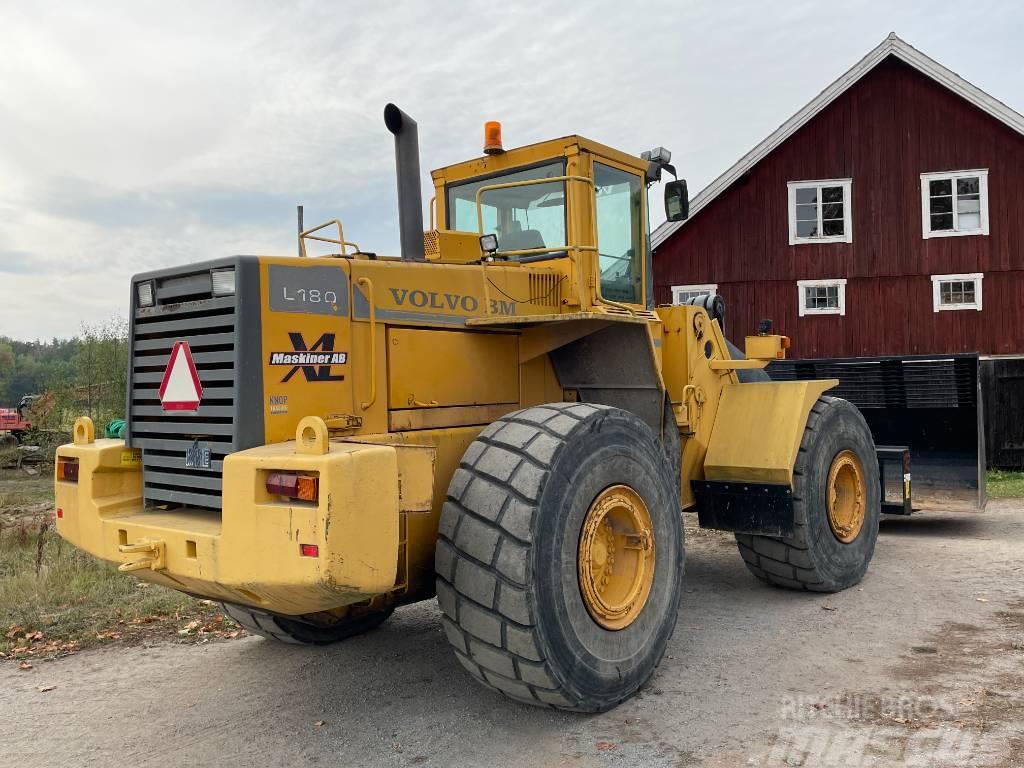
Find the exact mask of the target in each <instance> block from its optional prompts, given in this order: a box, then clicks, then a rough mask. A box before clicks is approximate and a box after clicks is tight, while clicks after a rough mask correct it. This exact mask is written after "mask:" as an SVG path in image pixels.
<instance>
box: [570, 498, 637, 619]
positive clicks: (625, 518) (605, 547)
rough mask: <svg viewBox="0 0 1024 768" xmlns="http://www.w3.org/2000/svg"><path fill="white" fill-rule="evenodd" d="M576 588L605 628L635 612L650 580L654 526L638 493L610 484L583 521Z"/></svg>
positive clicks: (591, 612)
mask: <svg viewBox="0 0 1024 768" xmlns="http://www.w3.org/2000/svg"><path fill="white" fill-rule="evenodd" d="M577 564H578V573H579V579H580V593H581V594H582V596H583V603H584V605H586V606H587V611H588V612H589V613H590V616H591V618H593V619H594V621H596V622H597V623H598V624H600V625H601V626H602V627H604V628H605V629H625V628H626V627H628V626H629V625H630V624H632V623H633V622H634V621H635V620H636V617H637V616H639V615H640V612H641V611H642V610H643V608H644V605H645V604H646V603H647V597H648V596H649V595H650V594H651V584H652V583H653V582H654V525H653V524H652V523H651V513H650V512H648V511H647V505H646V504H644V500H643V499H641V498H640V495H639V494H638V493H637V492H636V491H634V490H633V489H632V488H630V487H628V486H625V485H613V486H611V487H610V488H606V489H605V490H603V491H601V493H599V494H598V495H597V498H596V499H594V503H593V504H591V505H590V509H589V510H588V511H587V516H586V517H585V518H584V520H583V530H582V531H581V532H580V547H579V553H578V556H577Z"/></svg>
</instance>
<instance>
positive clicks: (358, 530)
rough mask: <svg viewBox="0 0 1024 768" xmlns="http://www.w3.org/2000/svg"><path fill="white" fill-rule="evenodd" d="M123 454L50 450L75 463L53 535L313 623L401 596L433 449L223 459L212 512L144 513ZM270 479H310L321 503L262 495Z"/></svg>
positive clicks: (430, 477)
mask: <svg viewBox="0 0 1024 768" xmlns="http://www.w3.org/2000/svg"><path fill="white" fill-rule="evenodd" d="M123 445H124V444H123V442H122V441H120V440H97V441H95V442H93V443H88V444H81V445H75V444H71V445H64V446H61V447H60V448H59V449H58V451H57V455H58V456H59V457H73V458H77V459H78V461H79V482H78V483H68V482H62V481H58V482H57V483H56V489H57V499H56V501H57V505H58V507H59V508H60V509H61V516H60V517H59V518H58V520H57V530H58V532H59V533H60V534H61V535H62V536H63V537H64V538H66V539H68V540H69V541H71V542H72V543H73V544H75V545H76V546H78V547H80V548H82V549H84V550H86V551H87V552H90V553H91V554H93V555H95V556H97V557H100V558H102V559H104V560H108V561H111V562H114V563H118V564H121V565H122V566H125V565H128V566H130V567H131V570H133V571H134V573H135V575H137V576H139V577H141V578H143V579H146V580H147V581H152V582H155V583H159V584H163V585H165V586H168V587H172V588H175V589H180V590H183V591H185V592H190V593H192V594H198V595H203V596H207V597H212V598H217V599H222V600H227V601H230V602H236V603H247V604H250V605H255V606H266V607H270V608H272V610H274V611H276V612H279V613H286V614H296V615H298V614H308V613H315V612H318V611H325V610H330V609H333V608H338V607H340V606H343V605H347V604H351V603H355V602H361V601H364V600H367V599H369V598H371V597H373V596H376V595H381V594H387V593H390V592H393V591H396V590H399V591H401V590H404V589H405V588H406V586H407V585H406V583H405V578H406V574H407V562H406V558H407V553H406V548H405V541H404V540H405V536H404V535H403V531H402V527H403V526H402V525H401V519H402V517H403V516H407V515H425V516H428V517H429V516H431V514H432V510H433V508H434V504H435V503H436V499H435V498H434V497H435V489H434V471H435V456H436V449H435V448H434V447H432V446H428V445H415V444H409V445H403V444H392V445H381V444H374V443H364V442H345V441H331V442H330V443H329V444H328V447H327V452H326V453H324V454H322V455H314V454H310V453H300V452H297V451H296V450H295V443H294V442H287V443H277V444H274V445H267V446H261V447H258V448H253V449H250V450H247V451H240V452H238V453H234V454H231V455H229V456H228V457H227V458H226V459H225V460H224V476H223V477H224V480H223V482H224V492H223V499H224V501H223V509H222V511H221V512H217V511H215V510H203V509H192V508H187V507H182V508H174V509H162V508H159V507H157V508H152V507H150V508H144V506H143V503H142V497H141V480H142V473H141V471H140V470H139V468H138V467H134V466H131V465H127V466H126V465H122V464H121V457H122V453H123V452H124V450H125V449H124V447H123ZM272 471H296V472H301V473H303V474H312V475H316V476H317V477H318V478H319V501H318V502H301V501H288V500H284V499H282V497H278V496H271V495H270V494H269V493H268V492H267V490H266V480H267V475H268V474H269V473H270V472H272ZM433 526H434V528H435V530H436V520H435V521H433ZM304 544H308V545H316V547H317V548H318V552H319V554H318V556H316V557H308V556H304V555H303V554H302V552H301V549H300V545H304ZM147 552H148V553H149V554H147ZM422 557H423V556H422V555H420V554H417V555H416V564H417V567H418V566H419V563H420V561H421V560H422ZM147 558H149V559H150V560H152V562H151V563H150V565H151V566H152V567H149V566H147V565H146V563H147V562H149V561H148V560H147ZM140 563H142V564H143V566H144V567H139V564H140ZM268 563H273V567H268Z"/></svg>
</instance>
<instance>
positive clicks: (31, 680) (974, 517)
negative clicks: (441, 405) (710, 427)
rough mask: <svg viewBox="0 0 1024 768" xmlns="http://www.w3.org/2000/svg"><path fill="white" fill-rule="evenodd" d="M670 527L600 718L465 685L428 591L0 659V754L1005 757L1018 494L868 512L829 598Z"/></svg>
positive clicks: (1021, 687)
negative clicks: (126, 642) (841, 580)
mask: <svg viewBox="0 0 1024 768" xmlns="http://www.w3.org/2000/svg"><path fill="white" fill-rule="evenodd" d="M688 535H689V541H688V548H689V553H688V567H687V585H686V590H687V591H686V595H685V598H684V604H683V613H682V615H681V618H680V622H679V626H678V628H677V630H676V633H675V636H674V638H673V640H672V643H671V645H670V647H669V650H668V657H667V658H666V659H665V660H664V661H663V662H662V665H661V667H660V668H659V670H658V673H657V674H656V675H655V677H654V679H653V680H652V681H651V683H650V684H649V685H648V686H647V687H646V688H645V689H644V690H643V691H642V692H641V694H640V695H639V696H637V697H636V698H635V699H634V700H632V701H630V702H627V703H626V704H624V705H622V706H621V707H619V708H618V709H616V710H614V711H613V712H610V713H606V714H604V715H598V716H593V717H582V716H576V715H567V714H562V713H558V712H553V711H545V710H537V709H532V708H529V707H525V706H521V705H518V704H513V703H510V702H508V701H506V700H504V699H502V698H501V697H499V696H498V695H496V694H493V693H491V692H489V691H486V690H484V689H482V688H480V687H479V686H477V685H476V684H475V683H474V682H473V681H472V680H471V679H470V678H469V677H468V676H467V675H466V674H465V673H464V672H463V671H462V669H461V667H459V665H458V663H457V662H456V661H455V659H454V658H453V656H452V655H451V653H450V652H449V651H448V648H447V646H446V641H445V639H444V635H443V633H442V631H441V627H440V623H439V613H438V610H437V607H436V605H435V603H434V602H433V601H431V602H428V603H424V604H421V605H418V606H412V607H409V608H406V609H403V610H400V611H398V612H397V613H396V615H395V616H394V617H393V618H392V619H391V620H390V621H389V622H388V623H387V624H385V625H384V626H383V627H382V628H381V629H379V630H377V631H376V632H373V633H371V634H369V635H366V636H364V637H360V638H356V639H354V640H351V641H349V642H347V643H344V644H342V645H339V646H335V647H331V648H319V649H302V648H299V649H295V648H290V647H284V646H279V645H275V644H272V643H270V642H265V641H263V640H261V639H258V638H253V637H247V638H243V639H239V640H233V641H228V642H221V643H215V644H209V645H204V646H199V647H195V646H180V645H167V644H163V643H160V644H155V645H152V646H145V645H144V646H141V647H134V648H118V649H105V650H94V651H88V652H83V653H80V654H77V655H75V656H71V657H67V658H62V659H57V660H55V661H49V662H46V661H37V662H35V663H34V666H33V668H32V669H30V670H24V671H22V670H19V669H18V668H17V666H16V664H14V663H11V662H8V663H0V711H2V712H3V713H4V715H5V716H4V728H3V729H2V730H0V754H2V755H3V756H4V760H3V762H4V763H5V764H11V765H33V766H37V765H40V766H42V765H53V766H70V765H76V766H77V765H83V766H100V765H108V764H111V763H112V762H115V761H116V762H118V763H123V762H129V763H131V764H134V765H160V766H184V765H207V764H217V765H224V766H230V765H255V764H259V765H263V766H275V765H282V766H283V765H287V766H300V765H318V764H322V765H359V766H370V765H385V766H413V765H437V766H478V765H506V764H514V765H516V766H523V767H527V766H574V767H575V766H599V765H600V766H603V765H608V766H630V765H637V766H640V765H643V766H703V767H704V768H726V767H728V768H736V767H738V766H808V767H813V768H826V767H827V766H837V767H839V766H841V767H842V768H850V767H851V766H882V767H884V766H935V767H936V768H939V767H940V766H942V767H945V766H956V768H969V767H971V766H992V767H993V768H1011V767H1016V766H1024V589H1022V584H1024V503H1022V502H1020V501H998V502H993V503H991V504H990V506H989V509H988V511H987V512H986V513H984V514H978V513H973V514H972V513H948V512H945V513H944V512H926V513H921V514H919V515H915V516H914V517H913V518H911V519H891V520H887V521H885V522H884V523H883V533H882V537H881V538H880V540H879V546H878V551H877V553H876V556H875V561H874V564H873V566H872V569H871V571H870V573H869V575H868V578H867V579H866V580H865V581H864V583H863V584H862V585H861V586H860V587H856V588H853V589H851V590H848V591H847V592H844V593H841V594H838V595H829V596H819V595H809V594H797V593H791V592H786V591H782V590H777V589H773V588H769V587H766V586H763V585H761V584H759V583H758V582H756V581H754V580H753V578H752V577H750V576H749V575H748V574H747V572H746V570H745V568H744V567H743V564H742V562H741V561H740V558H739V555H738V554H737V553H736V549H735V546H734V545H733V543H732V539H731V537H728V536H725V535H722V534H718V533H713V532H705V531H696V530H688ZM51 687H52V689H50V690H45V689H49V688H51Z"/></svg>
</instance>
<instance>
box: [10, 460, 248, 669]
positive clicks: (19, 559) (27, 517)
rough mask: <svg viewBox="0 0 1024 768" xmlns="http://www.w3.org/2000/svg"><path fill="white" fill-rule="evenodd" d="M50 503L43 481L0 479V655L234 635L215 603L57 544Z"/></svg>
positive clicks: (46, 483)
mask: <svg viewBox="0 0 1024 768" xmlns="http://www.w3.org/2000/svg"><path fill="white" fill-rule="evenodd" d="M52 501H53V481H52V479H51V478H50V477H49V476H46V477H45V478H44V479H43V480H41V481H40V479H39V478H34V477H32V478H30V477H28V476H25V475H22V476H21V477H20V478H19V477H16V476H10V474H8V476H6V477H0V525H2V527H0V653H2V654H4V655H5V656H8V657H15V658H24V657H26V656H33V655H37V654H38V655H54V654H58V653H66V652H70V651H74V650H78V649H80V648H85V647H88V646H90V645H96V644H98V643H102V642H118V641H120V642H132V641H142V640H147V639H157V638H158V637H166V638H174V639H176V640H184V641H189V642H194V641H196V640H207V639H213V638H216V637H223V636H234V635H237V634H238V631H237V628H235V627H234V625H233V624H232V623H231V622H230V621H229V620H227V619H225V618H224V617H223V616H222V615H221V614H220V611H219V610H218V608H219V606H217V605H216V604H214V603H211V602H210V601H205V600H196V599H195V598H192V597H189V596H187V595H183V594H181V593H180V592H176V591H174V590H170V589H166V588H164V587H160V586H157V585H155V584H148V583H146V582H143V581H140V580H139V579H137V578H134V577H132V576H129V575H127V574H123V573H120V572H119V571H118V570H117V569H116V567H114V566H112V565H109V564H107V563H104V562H102V561H100V560H97V559H96V558H94V557H92V556H91V555H88V554H86V553H85V552H82V551H81V550H79V549H77V548H75V547H73V546H72V545H71V544H69V543H68V542H66V541H64V539H62V538H61V537H60V536H58V535H57V534H56V533H55V532H54V530H53V517H52V512H51V511H50V510H51V508H52ZM40 505H41V506H42V507H43V510H42V511H41V510H40V509H39V507H40Z"/></svg>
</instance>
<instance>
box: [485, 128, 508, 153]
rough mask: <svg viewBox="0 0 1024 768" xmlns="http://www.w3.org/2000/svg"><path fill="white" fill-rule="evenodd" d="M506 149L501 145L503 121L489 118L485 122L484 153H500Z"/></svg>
mask: <svg viewBox="0 0 1024 768" xmlns="http://www.w3.org/2000/svg"><path fill="white" fill-rule="evenodd" d="M504 151H505V148H504V147H502V146H501V123H499V122H498V121H497V120H488V121H487V122H486V123H484V154H485V155H500V154H501V153H502V152H504Z"/></svg>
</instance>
